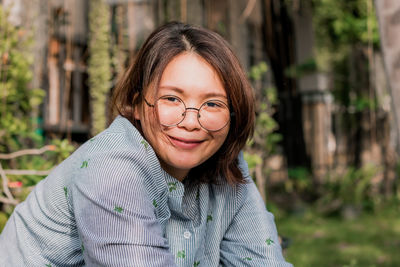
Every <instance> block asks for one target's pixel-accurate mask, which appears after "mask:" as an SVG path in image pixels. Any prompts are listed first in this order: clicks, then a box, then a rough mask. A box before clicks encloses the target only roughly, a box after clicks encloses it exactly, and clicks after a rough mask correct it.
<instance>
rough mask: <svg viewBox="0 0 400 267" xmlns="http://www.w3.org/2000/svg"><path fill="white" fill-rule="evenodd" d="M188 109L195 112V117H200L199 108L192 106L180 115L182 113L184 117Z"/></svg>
mask: <svg viewBox="0 0 400 267" xmlns="http://www.w3.org/2000/svg"><path fill="white" fill-rule="evenodd" d="M188 111H192V112H194V113H197V114H196V117H197V118H199V117H200V109H198V108H193V107H189V108H186V109H185V111H184V113H183V114H182V115H183V116H184V117H186V115H187V112H188Z"/></svg>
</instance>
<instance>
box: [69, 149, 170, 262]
mask: <svg viewBox="0 0 400 267" xmlns="http://www.w3.org/2000/svg"><path fill="white" fill-rule="evenodd" d="M85 161H86V163H84V162H85ZM79 164H82V166H81V168H80V169H79V170H78V173H77V177H76V179H75V180H76V181H75V187H74V188H73V190H72V192H73V206H74V212H75V218H76V222H77V227H78V232H79V236H80V238H81V241H82V250H83V256H84V260H85V264H86V266H139V267H140V266H146V267H147V266H152V267H153V266H154V267H156V266H157V267H158V266H160V267H164V266H175V263H174V258H173V255H172V254H171V253H170V252H169V249H168V241H167V240H166V238H164V237H163V231H162V228H161V226H160V224H159V222H158V221H157V219H156V216H155V211H154V206H153V204H152V199H151V197H150V195H149V193H148V191H147V189H146V186H145V179H152V177H151V175H150V172H149V170H148V165H147V163H146V159H145V156H144V155H141V156H139V155H137V153H136V154H135V153H134V152H130V151H120V152H104V153H102V154H100V155H97V156H95V157H92V158H90V159H83V162H82V163H79Z"/></svg>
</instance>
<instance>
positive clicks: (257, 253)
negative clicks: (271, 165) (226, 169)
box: [220, 155, 292, 267]
mask: <svg viewBox="0 0 400 267" xmlns="http://www.w3.org/2000/svg"><path fill="white" fill-rule="evenodd" d="M239 167H240V168H241V169H242V172H243V174H244V176H245V177H248V183H246V184H240V185H238V187H237V196H236V201H237V211H236V213H235V215H234V218H233V220H232V222H231V224H230V226H229V227H228V229H227V231H226V232H225V234H224V237H223V240H222V242H221V246H220V256H221V257H220V259H221V264H222V265H223V266H274V267H277V266H282V267H289V266H292V265H291V264H289V263H287V262H286V261H285V259H284V258H283V255H282V249H281V246H280V243H279V240H278V234H277V230H276V226H275V223H274V216H273V215H272V214H271V213H270V212H268V211H267V210H266V207H265V204H264V202H263V200H262V198H261V196H260V194H259V192H258V190H257V187H256V186H255V184H254V183H253V181H252V179H251V178H250V177H249V172H248V167H247V163H246V162H245V161H244V159H243V155H240V156H239Z"/></svg>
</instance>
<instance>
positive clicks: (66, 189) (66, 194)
mask: <svg viewBox="0 0 400 267" xmlns="http://www.w3.org/2000/svg"><path fill="white" fill-rule="evenodd" d="M64 194H65V197H68V188H67V187H66V186H64Z"/></svg>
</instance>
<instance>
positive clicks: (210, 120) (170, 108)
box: [156, 96, 230, 131]
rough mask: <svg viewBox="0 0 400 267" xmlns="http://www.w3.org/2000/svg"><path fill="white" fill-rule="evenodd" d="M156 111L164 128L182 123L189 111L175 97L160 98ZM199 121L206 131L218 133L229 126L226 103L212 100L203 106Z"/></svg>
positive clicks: (228, 113)
mask: <svg viewBox="0 0 400 267" xmlns="http://www.w3.org/2000/svg"><path fill="white" fill-rule="evenodd" d="M156 109H157V113H158V117H159V120H160V123H161V124H162V125H164V126H176V125H178V124H179V123H181V122H182V121H183V119H184V118H185V115H186V110H187V108H186V106H185V104H184V103H183V101H182V100H181V99H180V98H178V97H175V96H163V97H161V98H159V99H158V100H157V101H156ZM191 109H194V108H191ZM195 110H197V109H195ZM197 119H198V121H199V123H200V125H201V126H202V127H203V128H204V129H206V130H209V131H218V130H220V129H222V128H224V127H225V126H226V125H227V124H228V122H229V119H230V112H229V109H228V107H227V106H226V104H225V103H224V102H222V101H219V100H211V101H207V102H205V103H204V104H202V105H201V107H200V108H199V110H198V115H197Z"/></svg>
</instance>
